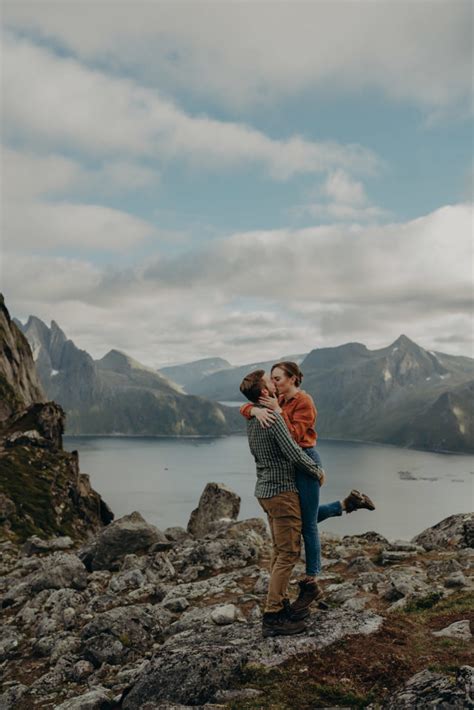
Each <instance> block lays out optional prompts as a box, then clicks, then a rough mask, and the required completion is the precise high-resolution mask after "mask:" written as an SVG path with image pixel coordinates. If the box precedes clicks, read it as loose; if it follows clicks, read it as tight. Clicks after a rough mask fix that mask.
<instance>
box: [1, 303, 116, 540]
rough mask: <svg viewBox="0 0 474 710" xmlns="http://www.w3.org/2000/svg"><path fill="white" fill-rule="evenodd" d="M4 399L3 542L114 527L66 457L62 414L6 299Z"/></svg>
mask: <svg viewBox="0 0 474 710" xmlns="http://www.w3.org/2000/svg"><path fill="white" fill-rule="evenodd" d="M37 325H38V324H35V325H34V327H35V332H37V333H39V332H40V330H39V329H37ZM53 335H55V334H54V333H53ZM0 392H1V400H0V539H5V538H6V539H10V540H17V541H23V540H25V539H26V538H27V537H28V536H30V535H33V534H36V535H43V536H45V535H46V536H50V535H71V536H73V537H76V538H79V539H80V538H85V537H87V536H88V535H90V534H92V533H93V532H95V531H97V530H99V529H100V528H101V527H102V526H103V525H104V524H107V523H109V522H110V521H111V520H112V519H113V513H112V512H111V511H110V509H109V508H108V506H107V505H106V503H105V502H104V501H103V500H102V498H101V497H100V495H99V494H98V493H96V491H94V490H93V489H92V487H91V485H90V481H89V477H88V476H87V475H85V474H83V473H81V472H80V470H79V458H78V455H77V452H75V451H73V452H72V453H68V452H67V451H64V450H63V446H62V435H63V431H64V411H63V410H62V408H61V407H60V406H59V405H58V404H56V403H55V402H51V401H47V397H46V395H45V393H44V392H43V389H42V387H41V384H40V382H39V378H38V375H37V373H36V369H35V365H34V360H33V354H32V351H31V349H30V346H29V344H28V341H27V339H26V338H25V337H24V335H23V334H22V332H21V330H20V329H19V328H18V326H17V325H16V323H15V322H13V321H12V319H11V318H10V314H9V312H8V310H7V308H6V306H5V302H4V299H3V296H2V295H1V294H0Z"/></svg>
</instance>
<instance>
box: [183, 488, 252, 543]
mask: <svg viewBox="0 0 474 710" xmlns="http://www.w3.org/2000/svg"><path fill="white" fill-rule="evenodd" d="M239 511H240V496H238V495H237V494H236V493H234V492H233V491H232V490H230V488H228V487H227V486H226V485H224V484H223V483H208V484H207V486H206V487H205V489H204V491H203V493H202V495H201V497H200V499H199V505H198V507H197V508H195V509H194V510H193V512H192V513H191V516H190V518H189V522H188V528H187V530H188V533H191V535H194V536H195V537H204V535H207V533H209V532H211V531H212V529H213V526H214V525H215V524H216V523H218V522H219V520H237V518H238V516H239Z"/></svg>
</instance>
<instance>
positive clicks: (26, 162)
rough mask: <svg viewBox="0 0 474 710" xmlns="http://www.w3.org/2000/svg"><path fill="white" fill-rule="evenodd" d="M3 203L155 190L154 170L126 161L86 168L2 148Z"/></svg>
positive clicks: (55, 157) (57, 157) (52, 157)
mask: <svg viewBox="0 0 474 710" xmlns="http://www.w3.org/2000/svg"><path fill="white" fill-rule="evenodd" d="M0 165H1V175H2V198H3V200H6V201H8V200H15V201H20V202H23V201H25V202H26V201H28V200H29V199H31V198H36V197H40V196H48V197H58V196H62V195H67V194H70V193H71V192H74V194H75V195H76V196H80V195H81V194H87V193H89V194H93V195H94V196H97V195H98V194H101V195H105V196H108V195H112V194H117V193H118V194H120V193H124V192H133V191H135V190H138V189H143V188H146V187H151V186H153V187H156V186H157V185H158V184H159V182H160V174H159V173H158V172H157V171H156V170H152V169H150V168H147V167H144V166H142V165H140V164H137V163H134V162H129V161H126V160H114V159H111V160H106V161H103V162H102V163H100V164H98V165H96V166H95V167H89V166H87V165H84V163H82V162H80V161H79V160H73V159H71V158H66V157H64V156H62V155H59V154H54V153H49V154H46V155H44V154H41V153H37V152H32V151H28V150H18V149H17V150H14V149H12V148H8V147H7V146H4V147H2V153H1V158H0Z"/></svg>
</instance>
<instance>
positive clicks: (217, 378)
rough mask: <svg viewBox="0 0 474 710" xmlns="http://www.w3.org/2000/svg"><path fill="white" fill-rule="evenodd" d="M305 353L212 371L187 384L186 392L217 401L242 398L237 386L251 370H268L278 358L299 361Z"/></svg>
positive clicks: (243, 400)
mask: <svg viewBox="0 0 474 710" xmlns="http://www.w3.org/2000/svg"><path fill="white" fill-rule="evenodd" d="M304 358H305V355H301V354H299V355H285V356H283V357H280V358H278V359H277V358H274V359H273V360H266V361H264V362H252V363H249V364H247V365H239V366H238V367H230V368H229V369H227V370H220V371H218V372H214V373H212V374H210V375H207V376H206V377H203V378H202V379H200V380H199V381H195V382H193V383H192V384H190V385H188V392H189V393H190V394H196V395H199V396H201V397H207V398H208V399H213V400H215V401H217V402H226V401H227V402H229V401H238V400H242V402H245V401H246V400H245V398H244V397H243V396H242V395H241V394H240V391H239V387H240V383H241V382H242V380H243V378H244V377H245V375H246V374H247V373H248V372H251V371H252V370H270V368H271V367H272V365H274V364H275V362H278V361H279V360H292V361H293V362H297V363H301V361H302V360H303V359H304Z"/></svg>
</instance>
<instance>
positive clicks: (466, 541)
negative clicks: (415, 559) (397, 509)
mask: <svg viewBox="0 0 474 710" xmlns="http://www.w3.org/2000/svg"><path fill="white" fill-rule="evenodd" d="M473 529H474V513H459V514H457V515H450V516H449V518H445V519H444V520H442V521H441V522H440V523H437V524H436V525H433V527H431V528H427V529H426V530H424V531H423V532H422V533H420V534H419V535H416V537H414V538H413V540H412V542H414V543H416V544H417V545H422V546H423V547H424V548H425V550H440V549H443V550H446V549H449V548H451V549H457V548H463V547H472V546H473V544H474V540H473V537H474V536H473V532H472V531H473Z"/></svg>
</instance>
